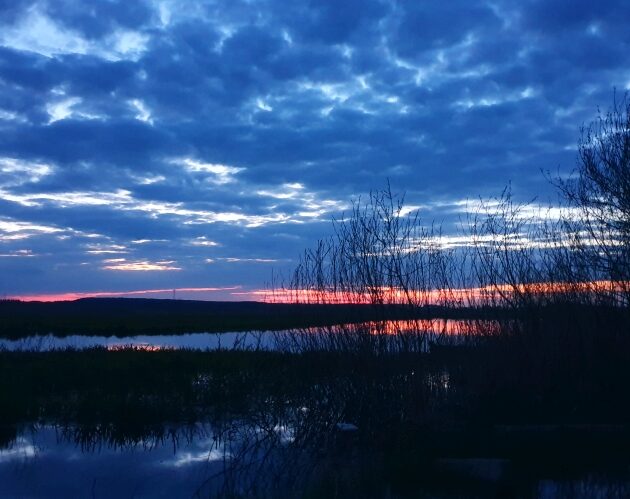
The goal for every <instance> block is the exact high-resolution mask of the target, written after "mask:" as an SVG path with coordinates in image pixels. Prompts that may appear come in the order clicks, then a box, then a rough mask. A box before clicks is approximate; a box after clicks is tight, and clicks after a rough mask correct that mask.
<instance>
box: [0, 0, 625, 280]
mask: <svg viewBox="0 0 630 499" xmlns="http://www.w3.org/2000/svg"><path fill="white" fill-rule="evenodd" d="M568 5H569V4H567V3H566V2H562V1H560V0H558V1H550V2H547V1H545V2H543V1H538V0H532V1H527V2H513V1H508V0H498V1H494V2H487V1H475V2H465V1H459V0H458V1H456V2H450V3H448V4H446V3H435V2H433V3H426V2H425V3H417V2H416V3H413V2H398V1H394V0H391V1H389V0H367V1H358V0H357V1H354V0H353V1H351V2H344V3H343V5H341V4H340V3H339V2H333V1H328V0H327V1H317V2H311V1H297V2H290V3H287V2H280V1H279V0H261V1H259V2H248V1H246V0H233V1H223V0H219V1H216V2H192V3H191V2H184V1H183V0H161V1H157V0H156V1H146V2H145V1H141V2H123V1H107V2H97V3H95V4H94V5H92V3H86V2H79V1H76V0H62V1H58V2H52V1H45V0H33V1H16V2H10V3H7V2H4V3H3V4H2V5H0V28H1V29H0V215H1V216H0V246H1V247H0V254H6V255H9V254H21V253H17V252H20V251H30V252H31V253H30V254H32V255H33V256H32V257H29V258H8V257H7V258H2V261H1V262H0V271H2V273H3V275H5V276H7V282H9V283H13V284H12V285H14V286H21V287H22V288H23V290H24V291H28V292H36V291H41V290H51V291H59V286H67V287H68V288H72V289H76V290H80V289H84V290H86V291H87V289H86V288H89V287H90V286H95V285H96V284H95V283H102V284H103V285H107V286H110V287H111V289H115V288H121V289H122V288H123V287H125V289H130V286H131V287H133V286H132V285H131V284H132V281H131V279H135V280H136V281H133V282H136V283H137V285H138V286H144V287H146V288H147V289H149V288H151V287H153V286H157V283H159V284H160V285H162V284H163V285H164V286H165V288H170V287H173V286H175V285H181V286H189V285H190V287H194V286H197V287H204V285H209V284H210V285H214V284H215V283H218V284H221V285H235V284H236V285H238V284H243V285H252V286H255V287H260V286H261V285H262V283H263V282H265V281H266V280H268V279H269V275H268V273H269V272H268V270H269V267H270V266H273V267H274V268H276V267H277V268H279V269H280V270H284V271H290V265H291V260H293V259H294V258H295V255H296V254H298V253H299V252H300V250H301V249H302V248H304V247H306V246H309V245H310V244H312V242H313V241H314V240H315V239H317V238H318V237H320V236H323V235H326V234H327V233H329V231H330V224H329V222H330V220H331V219H332V218H333V217H339V216H341V214H342V213H343V212H344V211H347V210H348V209H349V207H350V201H351V200H352V199H357V198H358V197H359V196H361V195H363V196H365V195H366V194H367V193H368V192H369V191H370V190H371V189H377V188H381V187H383V186H384V185H385V182H386V181H387V180H389V181H390V183H391V185H392V187H393V189H394V190H395V191H397V192H406V200H407V202H408V203H409V204H410V205H413V206H419V207H421V211H422V214H423V219H435V220H437V221H445V223H446V224H447V225H448V227H449V230H450V229H453V227H454V226H455V225H456V224H455V223H454V220H455V219H456V217H457V216H458V212H457V203H458V202H459V201H460V200H462V199H466V198H469V199H475V198H477V197H478V196H483V197H489V196H493V195H496V194H498V193H500V192H501V190H502V188H503V186H504V185H506V184H507V183H508V182H510V181H511V182H512V186H513V192H514V193H515V195H517V196H521V199H532V198H533V197H535V196H539V199H540V204H541V205H544V204H545V203H546V200H547V199H550V198H553V196H555V194H554V193H553V188H552V187H551V186H549V185H548V183H547V181H546V180H545V178H544V177H543V176H542V175H541V174H540V170H541V169H556V168H560V171H561V173H565V172H567V171H570V170H571V169H572V168H573V167H574V165H575V160H576V157H575V152H576V150H575V144H576V141H577V137H578V134H579V126H580V124H582V123H588V122H589V121H590V120H591V119H592V118H593V117H594V116H595V114H596V110H597V107H598V106H600V107H601V108H603V109H605V108H606V107H607V106H608V105H609V104H610V103H611V100H612V89H613V87H615V86H616V87H617V88H618V89H624V88H626V87H627V85H628V82H630V70H628V68H629V67H630V37H629V35H628V30H627V26H628V23H630V13H629V11H628V9H627V7H626V5H625V3H624V2H622V1H617V0H614V1H611V2H608V3H607V5H606V8H605V9H602V8H601V6H599V5H595V4H592V3H589V2H585V1H581V0H580V1H579V2H577V3H572V4H571V5H570V6H568ZM89 235H94V236H95V237H89ZM453 237H455V236H454V235H453ZM27 243H28V244H27ZM449 244H450V243H449ZM114 252H120V253H119V254H116V253H114ZM106 256H111V257H112V258H114V259H115V258H119V257H124V258H125V260H124V261H123V262H110V263H109V264H107V263H103V261H102V260H103V258H104V257H106ZM230 258H231V259H236V260H237V261H238V265H236V264H235V263H236V261H234V262H230V261H228V260H227V259H230ZM261 259H262V260H265V261H264V262H261V261H259V260H261ZM208 260H212V261H213V264H212V265H208V264H207V263H206V262H207V261H208ZM266 260H270V261H269V262H267V261H266ZM271 260H273V261H271ZM160 262H162V263H161V264H160ZM164 262H173V263H164ZM117 263H118V264H124V265H132V266H133V265H134V264H137V265H138V266H139V267H142V266H143V265H146V266H149V267H150V266H152V265H157V266H158V267H159V266H160V265H161V266H162V267H177V268H178V269H181V270H178V271H172V272H168V271H166V272H160V271H158V270H157V269H156V271H155V272H123V271H122V270H121V271H120V272H114V271H113V270H112V269H107V270H104V269H103V267H104V266H108V265H109V266H116V265H117ZM261 263H265V264H266V265H261ZM127 276H130V277H127ZM174 276H176V277H174ZM172 279H176V280H177V282H174V281H173V280H172ZM18 282H19V284H17V283H18ZM193 284H194V286H193ZM6 285H7V284H5V286H6ZM4 291H5V290H2V289H0V292H4ZM62 291H63V290H62Z"/></svg>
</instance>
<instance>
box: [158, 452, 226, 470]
mask: <svg viewBox="0 0 630 499" xmlns="http://www.w3.org/2000/svg"><path fill="white" fill-rule="evenodd" d="M230 457H231V456H230V455H229V454H226V453H224V452H223V451H222V450H219V449H212V450H211V451H208V449H204V450H200V451H186V452H178V453H176V454H175V456H174V457H173V459H169V460H166V461H164V462H162V463H161V464H162V465H164V466H174V467H175V468H180V467H182V466H188V465H189V464H191V463H203V462H211V461H222V460H223V459H229V458H230Z"/></svg>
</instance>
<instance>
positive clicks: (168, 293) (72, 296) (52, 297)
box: [9, 286, 241, 302]
mask: <svg viewBox="0 0 630 499" xmlns="http://www.w3.org/2000/svg"><path fill="white" fill-rule="evenodd" d="M238 289H241V287H240V286H232V287H226V288H175V290H173V289H142V290H136V291H95V292H68V293H58V294H38V295H16V296H10V297H9V298H10V299H12V300H21V301H43V302H53V301H71V300H79V299H81V298H125V297H151V296H153V297H155V295H163V298H172V296H173V291H175V296H176V297H177V293H214V294H217V293H227V294H229V295H232V294H233V293H232V291H236V290H238Z"/></svg>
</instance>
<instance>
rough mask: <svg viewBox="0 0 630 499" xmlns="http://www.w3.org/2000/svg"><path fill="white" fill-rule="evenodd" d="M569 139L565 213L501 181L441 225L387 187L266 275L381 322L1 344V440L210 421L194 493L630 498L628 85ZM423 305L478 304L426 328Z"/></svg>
mask: <svg viewBox="0 0 630 499" xmlns="http://www.w3.org/2000/svg"><path fill="white" fill-rule="evenodd" d="M578 149H579V162H578V168H577V170H576V172H575V175H574V176H573V177H572V178H571V179H569V180H554V182H555V183H556V185H557V186H558V189H559V192H560V194H561V197H562V200H563V204H562V205H561V206H560V207H558V209H557V210H556V211H555V212H554V213H558V215H557V216H555V215H554V217H552V216H550V215H549V214H548V213H547V214H542V213H541V212H536V211H535V210H533V209H532V207H531V206H528V205H520V204H516V203H514V202H513V200H512V197H511V194H510V192H509V191H506V192H505V193H504V194H503V195H502V196H501V197H499V198H498V199H496V200H493V201H489V202H485V203H480V204H479V206H478V207H477V208H476V211H475V210H473V212H472V214H471V215H470V217H469V219H468V220H465V221H464V222H463V223H462V227H461V234H460V235H459V237H458V238H457V239H455V240H453V239H448V238H445V237H443V236H442V231H441V229H440V228H439V227H436V226H435V225H433V226H427V225H424V224H422V223H421V221H420V219H419V217H418V216H417V215H413V214H411V215H410V214H408V213H407V211H406V210H405V209H404V205H403V200H402V199H401V198H399V197H397V196H395V195H394V194H392V192H391V190H390V189H389V188H387V189H385V190H383V191H376V192H374V193H372V194H371V196H370V197H369V198H368V199H367V200H365V201H361V200H359V201H357V202H356V203H355V205H354V208H353V210H352V212H351V214H350V215H349V217H348V218H347V219H342V220H339V221H336V222H335V224H334V231H333V234H332V235H331V237H329V238H326V239H323V240H322V241H320V242H319V244H318V245H317V246H316V247H315V248H313V249H312V250H307V251H306V252H305V253H304V255H303V258H302V260H301V262H300V264H299V265H298V267H297V269H296V271H295V274H294V275H293V276H292V277H291V279H290V280H289V281H288V282H287V283H286V285H284V286H279V287H278V288H277V289H276V296H278V297H280V298H281V299H286V298H287V297H291V298H292V299H293V300H294V301H295V302H297V303H300V304H302V305H303V306H305V307H307V306H315V307H323V308H319V309H318V308H311V309H309V310H320V311H322V312H323V311H326V314H328V313H329V312H330V313H331V314H332V313H334V312H333V310H337V311H342V310H344V309H343V308H335V307H336V306H337V305H336V304H338V303H340V302H341V303H347V304H352V305H354V306H355V308H352V307H350V306H348V308H347V310H348V311H350V310H369V311H370V312H369V313H370V314H372V315H371V317H374V318H378V319H379V321H375V322H371V323H369V324H366V323H365V322H364V321H361V322H357V323H354V324H346V325H343V326H335V327H329V328H324V329H322V330H321V331H320V332H319V333H316V334H315V333H314V332H313V331H312V330H310V329H306V328H301V327H300V326H303V325H304V324H292V326H291V327H292V328H293V332H292V334H290V335H288V336H287V335H286V334H284V335H276V336H274V337H275V338H276V340H277V344H276V349H277V351H274V352H269V351H226V350H222V351H216V352H192V351H161V352H146V351H141V350H133V349H128V350H123V351H116V352H110V351H106V350H99V349H95V350H89V351H81V352H77V351H72V350H67V351H53V352H20V353H9V352H0V407H1V408H2V411H0V425H1V427H2V440H3V444H4V445H5V446H6V445H11V442H13V441H14V440H15V439H16V437H17V435H18V434H19V432H20V431H22V429H23V428H24V426H25V425H29V424H38V423H39V424H52V425H56V426H58V427H59V428H61V429H62V435H64V436H65V438H68V439H71V440H74V441H76V442H77V443H79V444H80V445H81V446H83V447H84V448H87V449H89V448H90V447H91V446H94V445H99V444H100V443H102V442H105V443H108V444H110V445H114V446H128V445H134V444H136V443H142V442H146V441H147V440H149V441H151V440H164V439H166V440H168V439H171V440H173V442H174V444H176V442H177V441H178V439H181V438H184V437H185V436H186V435H189V436H190V435H192V434H193V433H194V431H196V430H195V429H196V428H197V426H195V425H196V424H197V423H199V422H200V421H202V422H207V423H208V424H210V425H211V426H212V428H213V434H214V435H215V436H216V439H215V442H216V446H217V448H220V449H222V451H223V452H224V455H225V460H224V467H223V469H222V471H221V474H220V476H216V477H211V478H209V479H208V480H207V481H204V482H203V483H201V484H200V486H199V489H198V491H197V492H198V495H199V496H201V497H212V496H219V497H231V498H236V497H287V498H288V497H291V498H293V497H340V498H341V497H372V498H393V497H394V498H407V497H444V498H446V497H523V498H525V497H527V498H530V497H549V494H547V495H546V494H545V492H544V491H543V490H541V488H540V482H541V480H543V479H550V478H552V479H558V478H559V477H581V481H578V482H576V483H577V485H568V486H567V488H566V489H564V490H555V492H554V493H553V494H552V495H551V497H585V498H586V497H594V496H599V497H619V498H621V497H628V496H630V468H629V465H630V459H629V458H628V456H629V455H630V452H629V451H630V399H629V398H628V397H627V393H628V384H629V383H630V102H627V101H624V102H623V103H622V104H621V105H620V104H616V105H615V107H614V108H613V109H612V110H611V111H610V112H609V113H608V114H606V115H603V116H600V118H599V119H598V120H597V121H595V122H594V123H593V124H592V125H591V126H590V127H588V128H585V129H584V130H583V133H582V137H581V140H580V142H579V148H578ZM88 303H91V304H94V303H97V302H88ZM116 303H118V302H116ZM121 303H123V302H121ZM124 303H125V305H124V306H127V302H124ZM14 305H15V306H17V307H19V306H22V304H14ZM79 305H81V306H83V304H82V303H81V304H79ZM4 306H13V305H4ZM37 306H40V305H37ZM68 306H72V305H68ZM75 306H76V305H75ZM147 306H149V307H152V306H153V305H147ZM173 306H181V307H192V308H190V309H188V312H186V314H191V316H192V317H193V323H194V321H195V320H197V319H198V316H195V315H194V313H193V312H192V310H193V309H194V307H197V306H198V305H194V304H186V303H184V304H182V305H173ZM217 306H218V305H217ZM243 306H244V307H251V309H252V310H255V309H256V310H258V309H257V307H262V308H260V310H262V309H263V308H265V307H272V305H257V304H247V305H243ZM274 306H276V305H274ZM277 306H279V307H284V306H285V305H277ZM208 307H211V305H208ZM431 307H438V308H433V309H432V308H431ZM268 309H269V310H270V309H271V308H268ZM274 310H281V309H280V308H276V309H274ZM286 310H296V309H295V308H293V309H291V308H287V309H286ZM305 310H306V308H305ZM418 310H422V311H426V310H440V311H441V312H444V313H446V314H457V313H458V312H457V311H460V312H459V313H461V311H462V310H466V311H467V313H468V312H470V311H474V313H470V315H469V318H470V321H468V322H466V323H463V325H462V329H461V330H459V331H451V330H448V329H447V328H445V329H444V331H443V332H442V333H435V332H427V331H428V330H429V329H430V328H429V329H427V328H426V327H424V326H421V325H420V321H418V322H417V324H416V327H414V324H413V323H414V320H415V317H414V314H416V313H417V311H418ZM488 311H492V313H490V315H487V314H489V312H488ZM155 313H157V312H155ZM344 313H345V312H344ZM186 314H184V315H186ZM405 314H407V315H406V317H407V318H411V319H412V321H411V322H410V323H409V322H407V323H406V326H405V328H404V330H403V329H402V328H399V327H398V326H397V323H396V322H392V320H393V319H398V318H401V317H402V316H405ZM322 315H323V313H322ZM123 316H124V315H123ZM195 317H197V319H195ZM234 317H239V320H246V319H243V317H247V316H246V315H239V314H235V315H234ZM425 318H426V317H425ZM48 320H50V318H49V319H48ZM160 320H167V319H166V318H165V316H164V317H160ZM182 320H183V321H185V320H186V319H183V318H182ZM204 320H205V319H204ZM283 320H284V319H283ZM279 321H280V322H281V320H280V319H279ZM337 322H338V321H337V318H336V317H335V320H331V321H330V322H326V321H323V323H326V324H334V323H337ZM341 322H344V321H341ZM129 323H130V324H134V322H133V320H132V319H130V320H129ZM137 324H138V323H137ZM185 324H186V327H187V328H188V327H189V323H185ZM320 324H321V323H320ZM410 324H411V326H410ZM38 327H41V326H38ZM110 327H111V324H110ZM134 327H138V326H137V325H136V326H134ZM279 327H288V326H287V325H286V324H283V325H279ZM177 330H181V329H179V328H178V329H177ZM187 330H189V329H187ZM18 334H19V331H18ZM267 334H274V333H267ZM601 476H604V477H605V478H603V479H600V478H598V477H601ZM585 477H586V478H585Z"/></svg>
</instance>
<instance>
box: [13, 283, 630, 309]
mask: <svg viewBox="0 0 630 499" xmlns="http://www.w3.org/2000/svg"><path fill="white" fill-rule="evenodd" d="M628 289H630V283H620V282H612V281H593V282H579V283H531V284H519V285H516V286H512V285H509V284H499V285H491V286H484V287H474V288H460V289H431V290H410V291H407V292H405V291H403V290H401V289H397V288H384V287H383V288H376V289H374V290H372V292H369V291H363V292H358V291H345V290H344V291H321V290H315V289H297V290H296V289H294V290H289V289H280V290H269V289H255V290H243V288H242V287H241V286H230V287H214V288H213V287H200V288H175V289H174V290H173V289H172V288H171V289H145V290H133V291H95V292H66V293H50V294H33V295H13V296H8V297H7V298H8V299H11V300H20V301H41V302H57V301H72V300H78V299H81V298H125V297H143V296H146V297H151V296H155V295H164V296H163V298H170V297H171V294H172V293H173V291H175V293H213V294H220V293H224V294H225V295H227V296H219V297H213V298H197V299H202V300H203V299H205V300H208V299H217V298H218V299H223V300H225V299H228V300H233V301H246V300H255V301H261V302H265V303H303V304H317V303H319V304H371V303H382V304H386V305H396V304H398V305H405V304H413V305H446V304H448V305H458V306H466V305H475V304H479V303H488V302H499V301H503V300H505V299H506V298H509V296H511V295H515V294H523V295H530V296H544V295H550V294H561V293H567V294H570V293H577V294H587V293H593V292H606V293H615V292H620V291H627V290H628ZM180 298H181V297H180ZM187 299H189V298H187ZM379 300H380V301H379Z"/></svg>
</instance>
